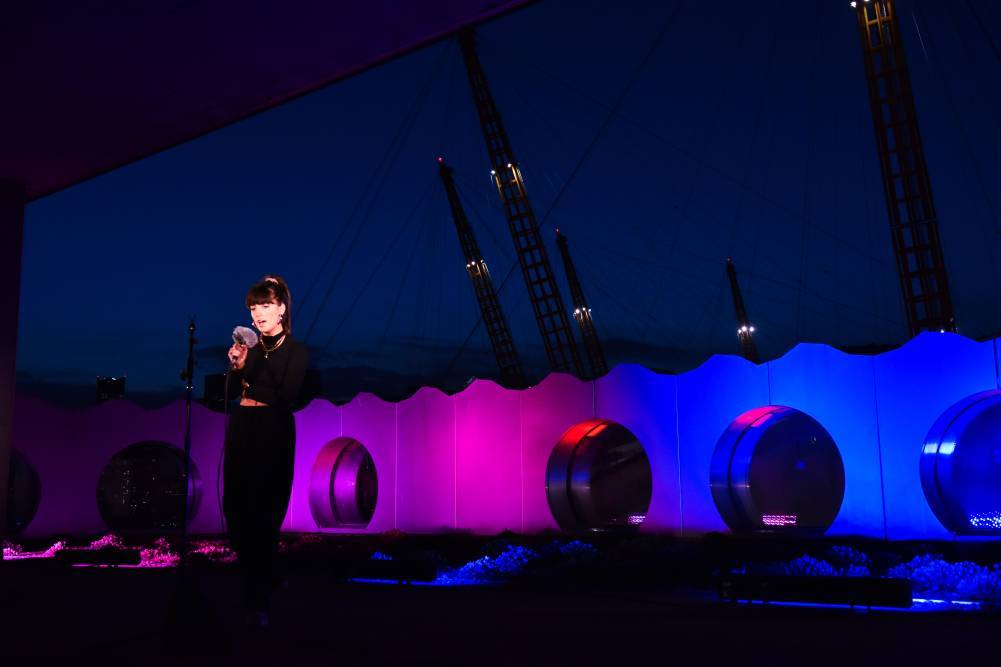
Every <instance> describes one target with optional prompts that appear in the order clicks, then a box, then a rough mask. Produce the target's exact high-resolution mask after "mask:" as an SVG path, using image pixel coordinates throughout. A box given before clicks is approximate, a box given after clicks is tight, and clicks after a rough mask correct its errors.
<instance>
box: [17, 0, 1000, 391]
mask: <svg viewBox="0 0 1001 667" xmlns="http://www.w3.org/2000/svg"><path fill="white" fill-rule="evenodd" d="M897 4H898V13H899V16H900V19H901V25H902V28H903V32H904V39H905V41H906V46H907V50H908V56H909V62H910V66H911V72H912V79H913V85H914V90H915V94H916V97H917V104H918V113H919V117H920V123H921V129H922V133H923V136H924V139H925V148H926V153H927V157H928V161H929V166H930V169H931V176H932V184H933V189H934V193H935V197H936V204H937V207H938V213H939V219H940V227H941V235H942V238H943V244H944V246H945V254H946V262H947V267H948V271H949V276H950V280H951V281H952V289H953V297H954V301H955V303H956V310H957V318H958V323H959V327H960V332H961V333H964V334H966V335H969V336H975V337H979V336H986V335H989V334H992V333H996V332H998V331H1001V310H999V308H998V307H997V304H999V303H1001V269H999V265H998V258H1001V188H999V184H1001V162H999V159H998V155H1001V93H999V88H1001V87H999V86H998V81H999V78H1001V76H999V75H1001V54H999V51H998V43H999V41H1001V30H999V28H1001V8H999V7H998V5H997V4H996V3H993V2H988V1H986V0H968V1H965V0H964V1H957V2H937V1H936V2H933V1H930V0H900V1H899V2H898V3H897ZM478 35H479V42H480V56H481V59H482V61H483V63H484V66H485V67H486V69H487V72H488V76H489V78H490V82H491V84H492V87H493V91H494V95H495V97H496V98H497V100H498V103H499V105H500V107H501V111H502V113H503V115H504V119H505V121H506V125H507V128H508V131H509V133H510V134H511V137H512V142H513V145H514V149H515V151H516V153H517V155H518V157H519V160H520V162H521V166H522V171H523V173H524V175H525V177H526V179H527V183H528V187H529V192H530V195H531V196H532V198H533V202H534V205H535V208H536V211H537V214H538V216H539V218H540V219H541V220H542V226H543V234H544V237H545V238H546V239H547V240H548V241H549V242H550V256H551V259H552V260H553V261H554V262H555V265H554V266H555V268H556V270H557V274H558V275H559V276H560V280H561V284H562V266H561V265H560V264H559V260H558V253H557V252H556V249H555V244H553V243H552V241H553V228H554V227H555V226H557V225H558V226H559V227H560V228H561V230H563V232H564V233H565V234H566V235H567V236H568V237H569V240H570V244H571V251H572V252H573V253H574V256H575V261H576V263H577V268H578V270H579V273H580V274H581V278H582V281H583V284H584V288H585V290H586V292H587V293H588V296H589V298H590V300H591V302H592V307H593V311H594V315H595V319H596V323H597V327H598V331H599V335H600V336H601V337H602V339H603V340H604V341H605V344H606V348H607V351H608V353H609V357H610V361H611V362H612V363H613V364H614V363H618V362H627V361H633V362H640V363H646V364H648V365H651V366H655V367H659V368H670V369H681V368H685V367H691V366H692V365H695V364H697V363H698V362H699V361H700V360H702V359H704V358H705V357H707V356H708V355H710V354H712V353H716V352H724V353H735V352H736V351H737V340H736V335H735V331H734V328H735V325H734V320H733V312H732V306H731V303H730V296H729V292H728V289H727V283H726V275H725V272H724V260H725V258H726V257H727V256H728V255H729V256H733V257H734V260H735V262H736V263H737V267H738V271H739V273H740V275H741V281H742V284H743V287H744V296H745V300H746V302H747V306H748V309H749V311H750V314H751V318H752V320H753V321H754V322H755V323H756V325H757V327H758V331H759V336H758V344H759V347H760V348H761V350H762V353H763V355H764V356H766V357H771V356H776V355H779V354H781V353H782V352H783V351H785V350H786V349H788V348H789V347H790V346H792V345H793V344H794V343H795V342H796V341H821V342H826V343H830V344H834V345H841V346H848V345H864V344H872V343H898V342H901V341H902V340H903V338H904V337H905V335H906V330H905V325H904V316H903V311H902V307H901V303H900V296H899V287H898V282H897V277H896V272H895V268H894V264H893V256H892V251H891V245H890V237H889V231H888V225H887V221H886V213H885V204H884V202H883V199H882V191H881V184H880V177H879V165H878V161H877V157H876V150H875V142H874V139H873V130H872V124H871V120H870V112H869V103H868V99H867V96H866V89H865V81H864V76H863V72H862V62H861V47H860V45H859V38H858V35H857V27H856V24H855V19H854V16H853V15H852V11H851V10H850V9H849V7H848V3H847V2H842V1H840V0H837V1H835V0H831V1H828V0H813V1H811V2H793V1H792V0H786V1H781V0H769V1H762V2H756V3H704V2H695V1H688V2H682V3H676V2H672V1H669V2H664V3H660V2H656V3H655V2H615V3H612V2H570V1H569V0H553V1H547V2H540V3H538V4H536V5H533V6H531V7H529V8H527V9H525V10H522V11H519V12H516V13H513V14H510V15H508V16H506V17H504V18H501V19H499V20H497V21H494V22H493V23H490V24H488V25H485V26H483V27H481V29H480V30H479V32H478ZM641 65H642V66H641ZM613 110H614V112H615V113H614V115H612V116H611V119H610V120H608V119H609V114H610V113H612V111H613ZM606 121H607V123H606ZM439 154H443V155H445V156H446V158H447V160H448V162H449V164H450V165H451V166H453V167H454V168H455V170H456V174H457V180H458V184H459V187H460V189H461V191H462V194H463V197H464V199H465V202H466V206H467V213H468V214H469V216H470V218H471V219H472V220H473V224H474V228H475V231H476V233H477V234H478V237H479V242H480V245H481V247H482V248H483V251H484V254H485V256H486V259H487V262H488V264H489V266H490V267H491V270H492V272H493V275H494V279H495V281H496V282H497V283H498V284H500V283H501V281H502V280H503V278H504V277H505V276H506V275H507V274H508V270H509V268H510V267H511V266H512V264H513V262H514V253H513V249H512V243H511V240H510V237H509V236H508V234H507V229H506V223H505V221H504V219H503V217H502V215H501V213H500V210H499V206H498V201H497V196H496V191H494V190H493V189H492V184H491V182H490V179H489V176H488V170H489V166H488V163H487V159H486V155H485V151H484V149H483V142H482V138H481V135H480V133H479V126H478V123H477V121H476V118H475V113H474V109H473V106H472V102H471V100H470V98H469V90H468V85H467V83H466V79H465V73H464V70H463V67H462V61H461V57H460V55H459V52H458V48H457V46H456V44H455V43H454V42H453V41H446V42H440V43H438V44H434V45H431V46H429V47H427V48H425V49H423V50H421V51H418V52H415V53H412V54H410V55H408V56H406V57H404V58H401V59H399V60H397V61H394V62H392V63H389V64H387V65H384V66H382V67H380V68H377V69H375V70H372V71H369V72H366V73H364V74H362V75H359V76H356V77H354V78H352V79H349V80H346V81H343V82H340V83H337V84H335V85H332V86H330V87H329V88H327V89H325V90H322V91H320V92H317V93H315V94H312V95H309V96H307V97H305V98H301V99H298V100H295V101H293V102H291V103H288V104H286V105H284V106H281V107H279V108H276V109H274V110H271V111H269V112H267V113H263V114H260V115H258V116H256V117H253V118H250V119H248V120H245V121H243V122H240V123H238V124H236V125H233V126H230V127H228V128H225V129H223V130H220V131H217V132H214V133H212V134H210V135H207V136H205V137H202V138H200V139H198V140H196V141H192V142H190V143H187V144H185V145H182V146H179V147H177V148H174V149H172V150H169V151H167V152H164V153H162V154H160V155H157V156H154V157H152V158H149V159H146V160H143V161H142V162H139V163H136V164H134V165H131V166H129V167H126V168H123V169H120V170H118V171H115V172H113V173H110V174H107V175H105V176H102V177H100V178H96V179H94V180H92V181H89V182H86V183H83V184H81V185H78V186H76V187H73V188H70V189H68V190H65V191H63V192H60V193H58V194H55V195H52V196H49V197H47V198H45V199H42V200H40V201H37V202H34V203H32V204H30V205H29V206H28V209H27V216H26V231H25V251H24V276H23V282H22V299H21V316H20V341H19V350H18V372H19V387H20V389H21V390H23V391H26V392H31V393H43V394H48V395H50V396H52V397H56V395H57V394H58V395H59V396H60V397H63V398H65V396H67V395H69V394H74V395H76V396H80V397H83V400H89V399H90V398H91V397H92V394H93V378H94V376H95V375H99V374H123V373H126V374H128V377H129V380H128V382H129V389H130V393H133V394H137V393H138V392H145V393H156V392H159V393H161V394H162V396H164V397H166V396H168V395H173V394H177V395H180V392H181V389H182V387H181V383H180V382H179V381H178V379H177V377H178V372H179V371H180V369H181V367H182V366H183V364H184V355H185V349H186V347H185V346H186V328H187V319H186V317H187V315H188V314H195V315H196V316H197V321H198V326H199V338H200V340H201V345H200V346H199V353H200V357H201V359H200V361H201V363H200V366H199V368H200V371H201V373H205V372H217V371H219V370H221V369H222V368H223V361H224V355H223V353H222V346H224V345H225V344H226V342H227V341H228V339H229V332H230V330H231V329H232V327H233V326H234V325H236V324H245V323H247V313H246V309H245V308H244V306H243V295H244V293H245V291H246V288H247V287H248V285H249V284H250V283H251V282H253V281H254V280H255V279H257V278H259V277H260V276H261V275H262V274H264V273H266V272H275V273H280V274H282V275H284V276H285V277H286V279H287V280H288V282H289V284H290V285H291V287H292V292H293V298H294V301H295V303H294V305H295V306H296V308H295V329H296V334H297V336H298V337H299V338H305V339H306V341H307V343H309V345H310V347H311V349H312V351H313V357H314V361H315V362H316V365H317V366H318V367H322V368H327V367H364V368H367V369H373V368H374V369H381V371H385V372H392V373H397V374H401V375H406V376H409V377H410V379H411V380H413V381H424V382H429V383H434V382H438V381H441V380H442V378H443V377H444V375H443V374H444V370H445V369H446V368H450V369H451V370H450V376H460V377H461V376H468V375H471V374H474V373H475V374H484V373H492V372H494V369H493V368H492V367H491V357H490V355H489V352H488V341H487V339H486V335H485V333H484V332H483V331H482V329H480V330H478V331H476V332H475V333H474V334H473V336H472V337H471V338H470V340H469V342H468V344H466V345H465V347H462V345H463V341H465V340H466V339H467V336H469V334H470V331H471V329H472V327H473V325H474V323H475V322H476V320H477V317H478V310H477V307H476V303H475V301H474V300H473V296H472V292H471V289H470V287H469V285H468V280H467V278H466V275H465V272H464V269H463V264H464V262H463V260H462V256H461V252H460V249H459V245H458V242H457V240H456V237H455V233H454V228H453V226H452V222H451V218H450V217H449V213H448V208H447V204H446V202H445V198H444V194H443V192H442V188H441V184H440V181H439V179H438V175H437V169H436V165H435V162H434V158H435V157H436V156H437V155H439ZM582 158H583V159H582ZM554 202H555V206H554V205H553V204H554ZM328 256H329V257H330V260H329V262H327V263H326V264H324V262H325V259H326V258H327V257H328ZM563 290H564V298H565V299H567V297H568V293H567V290H566V287H565V285H564V287H563ZM328 292H329V294H328ZM325 295H326V296H327V298H326V299H324V296H325ZM501 301H502V304H503V306H504V307H505V309H506V312H507V315H508V318H509V320H510V321H511V325H512V330H513V333H514V336H515V338H516V342H517V344H518V347H519V349H520V351H521V353H522V356H523V357H524V358H525V360H526V362H527V365H528V366H530V367H534V368H535V376H536V377H538V375H539V374H541V373H543V372H544V370H545V366H544V362H543V355H542V350H541V345H540V343H539V337H538V333H537V329H536V327H535V323H534V320H533V318H532V315H531V308H530V306H529V303H528V299H527V294H526V291H525V288H524V285H523V284H522V282H521V276H520V272H518V271H515V273H514V274H513V275H512V276H511V279H510V280H509V281H508V282H507V283H506V284H505V286H504V287H503V289H502V291H501ZM567 304H568V305H569V301H567ZM321 306H322V307H321ZM307 334H308V337H307ZM460 349H462V350H464V351H463V352H462V353H461V354H457V352H458V351H459V350H460ZM366 372H367V373H368V377H370V378H371V379H369V380H367V381H357V380H355V381H354V382H355V384H358V383H359V382H361V384H365V383H366V382H367V383H368V385H369V386H368V388H369V389H372V390H376V391H380V390H383V389H384V388H385V387H384V386H381V385H380V383H381V382H384V380H381V379H379V377H380V376H379V375H378V374H377V373H375V372H372V371H366ZM415 378H416V380H415ZM200 386H201V381H200V380H199V387H200ZM352 386H354V385H352ZM327 389H328V391H329V392H331V393H335V394H336V393H337V389H336V388H333V387H327ZM67 392H69V394H68V393H67Z"/></svg>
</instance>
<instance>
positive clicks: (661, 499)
mask: <svg viewBox="0 0 1001 667" xmlns="http://www.w3.org/2000/svg"><path fill="white" fill-rule="evenodd" d="M677 388H678V382H677V377H676V376H674V375H661V374H658V373H654V372H653V371H651V370H649V369H647V368H644V367H643V366H636V365H633V364H629V365H622V366H617V367H615V368H614V369H612V371H611V372H610V373H608V374H607V375H605V376H604V377H602V378H599V379H598V380H597V381H596V382H595V406H596V410H595V416H596V417H598V418H599V419H610V420H612V421H614V422H617V423H619V424H622V425H623V426H625V427H626V428H627V429H629V430H630V431H631V432H632V433H633V435H635V436H636V438H637V439H638V440H639V441H640V444H642V445H643V449H644V450H645V451H646V455H647V458H648V459H649V461H650V471H651V473H652V475H653V496H652V497H651V499H650V509H649V510H647V514H646V519H645V520H644V521H643V524H642V530H644V531H656V532H670V533H678V534H680V532H681V489H680V485H679V481H680V468H679V466H678V420H677V412H676V411H675V401H676V399H677Z"/></svg>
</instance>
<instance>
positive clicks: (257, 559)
mask: <svg viewBox="0 0 1001 667" xmlns="http://www.w3.org/2000/svg"><path fill="white" fill-rule="evenodd" d="M291 302H292V300H291V297H290V295H289V290H288V285H286V284H285V281H284V280H283V279H282V278H281V277H280V276H265V277H264V278H263V279H262V280H261V281H260V282H258V283H257V284H255V285H254V286H253V287H251V288H250V290H249V291H248V292H247V299H246V303H247V308H249V309H250V319H251V321H252V323H253V325H254V327H256V328H257V330H258V331H259V332H260V333H261V337H260V340H259V341H258V343H257V345H255V346H253V347H251V348H248V347H247V346H246V345H242V344H240V343H234V344H233V346H232V347H231V348H230V349H229V360H230V365H231V368H230V376H229V377H228V378H227V382H229V386H230V387H241V388H242V390H241V394H240V405H239V406H238V407H235V408H234V410H233V413H232V415H231V416H230V418H229V424H228V426H227V429H226V449H225V462H224V468H223V513H224V514H225V515H226V526H227V530H228V532H229V538H230V542H231V544H232V545H233V549H234V551H236V555H237V560H238V562H239V564H240V567H241V569H242V571H243V577H244V605H245V607H246V609H247V611H248V619H247V620H248V622H251V623H254V624H257V625H266V624H267V622H268V616H267V610H268V598H269V597H270V595H271V593H272V592H273V591H274V590H275V588H276V587H277V582H278V576H277V572H276V568H275V557H276V554H277V551H278V536H279V531H280V529H281V524H282V520H283V519H284V518H285V512H286V511H287V510H288V502H289V496H290V494H291V491H292V467H293V461H294V454H295V420H294V419H293V417H292V407H293V405H295V403H296V400H297V398H298V395H299V390H300V389H301V387H302V382H303V378H304V377H305V375H306V366H307V364H308V358H309V357H308V352H307V350H306V346H305V345H303V344H302V343H300V342H299V341H297V340H294V339H293V338H292V312H291Z"/></svg>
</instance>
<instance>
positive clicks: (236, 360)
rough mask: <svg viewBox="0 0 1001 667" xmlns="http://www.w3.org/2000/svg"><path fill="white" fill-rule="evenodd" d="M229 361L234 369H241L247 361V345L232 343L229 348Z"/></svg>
mask: <svg viewBox="0 0 1001 667" xmlns="http://www.w3.org/2000/svg"><path fill="white" fill-rule="evenodd" d="M229 363H230V366H232V368H233V370H235V371H242V370H243V366H244V364H246V363H247V346H246V345H243V344H242V343H233V347H231V348H229Z"/></svg>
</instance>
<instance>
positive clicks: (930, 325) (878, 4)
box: [851, 0, 956, 336]
mask: <svg viewBox="0 0 1001 667" xmlns="http://www.w3.org/2000/svg"><path fill="white" fill-rule="evenodd" d="M851 6H852V8H853V9H854V10H855V12H856V14H857V16H858V26H859V34H860V35H861V37H862V52H863V56H864V62H865V75H866V80H867V82H868V88H869V102H870V104H871V106H872V122H873V127H874V129H875V131H876V145H877V147H878V150H879V162H880V167H881V170H882V175H883V192H884V194H885V195H886V209H887V212H888V213H889V218H890V231H891V235H892V237H893V250H894V254H895V255H896V258H897V272H898V275H899V277H900V287H901V289H902V291H903V297H904V309H905V310H906V312H907V326H908V328H909V330H910V335H911V336H916V335H917V334H919V333H920V332H922V331H955V328H956V322H955V314H954V313H953V308H952V296H951V295H950V293H949V281H948V278H947V277H946V271H945V259H944V257H943V254H942V244H941V242H940V240H939V234H938V218H937V216H936V214H935V202H934V201H933V199H932V190H931V181H930V179H929V177H928V166H927V164H926V162H925V152H924V146H923V144H922V142H921V133H920V131H919V129H918V116H917V110H916V108H915V106H914V93H913V91H912V89H911V79H910V73H909V72H908V69H907V59H906V57H905V54H904V44H903V42H902V41H901V39H900V28H899V25H898V24H897V19H896V16H895V14H894V2H893V1H892V0H859V1H857V2H852V3H851Z"/></svg>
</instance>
